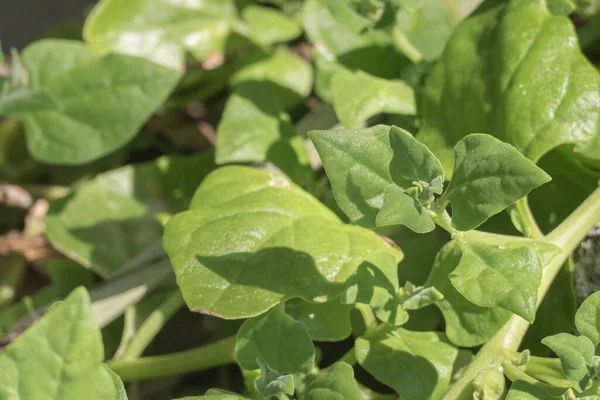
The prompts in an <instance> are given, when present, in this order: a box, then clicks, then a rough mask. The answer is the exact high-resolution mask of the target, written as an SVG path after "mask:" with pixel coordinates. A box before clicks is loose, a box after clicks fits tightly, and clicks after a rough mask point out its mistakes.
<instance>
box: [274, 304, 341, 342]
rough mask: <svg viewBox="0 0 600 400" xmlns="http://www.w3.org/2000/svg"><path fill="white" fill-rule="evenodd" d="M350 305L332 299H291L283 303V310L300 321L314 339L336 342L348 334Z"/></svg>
mask: <svg viewBox="0 0 600 400" xmlns="http://www.w3.org/2000/svg"><path fill="white" fill-rule="evenodd" d="M351 308H352V306H350V305H346V304H342V303H340V299H333V300H331V301H328V302H326V303H308V302H306V301H303V300H300V299H292V300H290V301H287V302H286V303H285V312H286V313H287V314H288V315H290V316H291V317H292V318H294V319H295V320H296V321H299V322H302V324H303V325H304V327H305V328H306V330H307V331H308V333H309V334H310V337H312V339H313V340H316V341H328V342H337V341H340V340H344V339H346V338H347V337H348V336H350V333H351V331H352V325H351V323H350V309H351Z"/></svg>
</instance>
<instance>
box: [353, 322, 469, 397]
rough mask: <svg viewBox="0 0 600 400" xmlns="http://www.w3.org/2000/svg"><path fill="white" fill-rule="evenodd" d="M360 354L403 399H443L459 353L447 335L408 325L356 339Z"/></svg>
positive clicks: (369, 368)
mask: <svg viewBox="0 0 600 400" xmlns="http://www.w3.org/2000/svg"><path fill="white" fill-rule="evenodd" d="M355 349H356V358H357V360H358V362H359V363H360V365H361V366H362V367H363V368H364V369H366V370H367V371H368V372H369V373H370V374H371V375H373V377H375V379H377V380H378V381H380V382H382V383H384V384H386V385H388V386H390V387H391V388H393V389H394V390H395V391H396V393H398V395H399V396H400V397H401V398H403V399H431V400H436V399H440V398H441V397H442V396H443V395H444V394H445V393H446V391H447V389H448V384H449V383H450V377H451V375H452V365H453V364H454V360H455V359H456V356H457V354H458V351H457V349H456V348H455V347H453V346H452V345H451V344H449V343H448V342H447V339H446V338H445V336H444V335H443V334H441V333H436V332H411V331H407V330H404V329H398V330H396V331H391V332H390V331H387V332H382V333H377V334H374V335H372V336H368V337H360V338H358V339H356V345H355Z"/></svg>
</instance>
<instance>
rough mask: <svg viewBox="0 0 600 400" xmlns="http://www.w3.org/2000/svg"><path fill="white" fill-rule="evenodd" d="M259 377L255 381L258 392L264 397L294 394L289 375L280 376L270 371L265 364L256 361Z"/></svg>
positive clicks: (292, 382) (292, 379) (292, 378)
mask: <svg viewBox="0 0 600 400" xmlns="http://www.w3.org/2000/svg"><path fill="white" fill-rule="evenodd" d="M258 365H259V366H260V370H261V376H260V378H258V380H257V381H256V387H257V389H258V391H259V392H260V393H261V394H262V395H263V396H264V397H265V398H270V397H271V396H277V395H280V394H288V395H290V396H291V395H293V394H294V376H293V375H289V374H283V375H282V374H280V373H279V372H278V371H275V370H273V369H271V368H270V367H269V366H268V365H267V364H265V363H263V362H261V361H260V360H259V361H258Z"/></svg>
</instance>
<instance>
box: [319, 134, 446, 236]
mask: <svg viewBox="0 0 600 400" xmlns="http://www.w3.org/2000/svg"><path fill="white" fill-rule="evenodd" d="M309 136H310V138H311V140H312V141H313V143H314V144H315V147H316V148H317V151H318V152H319V155H320V156H321V160H322V161H323V166H324V167H325V171H326V172H327V176H328V177H329V180H330V181H331V187H332V189H333V194H334V196H335V198H336V201H337V203H338V205H339V206H340V208H341V209H342V210H343V211H344V212H345V213H346V215H348V217H350V219H351V220H352V221H354V222H356V223H358V224H360V225H362V226H366V227H373V226H375V225H376V218H377V214H378V213H379V212H380V210H381V208H382V207H383V204H384V194H385V191H386V189H387V188H388V186H390V185H393V186H397V187H398V188H400V189H402V190H406V189H410V188H413V187H414V182H421V181H422V182H425V183H426V184H429V183H430V182H432V181H433V180H434V179H436V178H438V177H439V176H440V175H443V170H442V167H441V164H440V163H439V161H438V160H437V159H436V158H435V156H434V155H433V154H432V153H431V152H430V151H429V150H428V149H427V148H426V147H425V146H423V145H422V144H421V143H419V142H417V141H416V140H415V139H414V138H413V137H412V135H411V134H410V133H408V132H406V131H404V130H402V129H400V128H397V127H394V126H392V127H389V126H384V125H377V126H375V127H372V128H367V129H358V130H340V131H312V132H310V133H309ZM438 179H439V178H438Z"/></svg>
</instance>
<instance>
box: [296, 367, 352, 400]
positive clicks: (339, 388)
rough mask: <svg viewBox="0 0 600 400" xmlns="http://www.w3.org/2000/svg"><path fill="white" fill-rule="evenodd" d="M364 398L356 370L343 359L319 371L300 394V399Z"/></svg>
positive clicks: (347, 399) (339, 399)
mask: <svg viewBox="0 0 600 400" xmlns="http://www.w3.org/2000/svg"><path fill="white" fill-rule="evenodd" d="M323 399H327V400H363V396H362V393H361V391H360V388H359V387H358V384H357V383H356V381H355V380H354V370H353V369H352V367H351V366H350V365H348V364H346V363H345V362H343V361H339V362H337V363H335V364H333V365H332V366H331V367H329V368H327V369H326V370H324V371H321V372H319V374H318V375H317V376H315V377H314V379H313V380H312V381H310V382H309V383H308V385H306V389H305V390H304V392H303V393H302V395H301V396H300V400H323Z"/></svg>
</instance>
